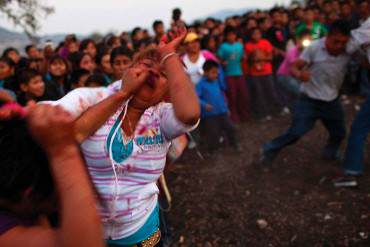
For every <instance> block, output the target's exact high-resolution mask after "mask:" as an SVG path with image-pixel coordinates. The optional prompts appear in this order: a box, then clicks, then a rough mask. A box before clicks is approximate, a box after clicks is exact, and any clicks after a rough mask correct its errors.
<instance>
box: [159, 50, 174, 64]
mask: <svg viewBox="0 0 370 247" xmlns="http://www.w3.org/2000/svg"><path fill="white" fill-rule="evenodd" d="M174 55H177V53H176V52H170V53H168V54H167V55H166V56H164V57H163V58H162V60H161V62H160V63H159V65H160V66H161V67H162V66H163V65H164V63H165V62H166V60H167V59H168V58H170V57H172V56H174Z"/></svg>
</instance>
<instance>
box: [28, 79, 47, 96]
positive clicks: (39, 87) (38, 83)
mask: <svg viewBox="0 0 370 247" xmlns="http://www.w3.org/2000/svg"><path fill="white" fill-rule="evenodd" d="M23 91H24V92H25V93H27V94H29V95H31V96H32V97H41V96H42V95H44V92H45V83H44V81H43V80H42V77H41V76H40V75H38V76H35V77H33V78H32V79H31V80H30V81H29V82H28V84H27V85H25V86H24V87H23Z"/></svg>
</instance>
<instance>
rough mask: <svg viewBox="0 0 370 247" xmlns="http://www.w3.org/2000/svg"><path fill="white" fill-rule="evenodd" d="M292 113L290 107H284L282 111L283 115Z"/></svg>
mask: <svg viewBox="0 0 370 247" xmlns="http://www.w3.org/2000/svg"><path fill="white" fill-rule="evenodd" d="M289 114H290V110H289V108H288V107H284V108H283V110H282V111H281V112H280V115H281V116H286V115H289Z"/></svg>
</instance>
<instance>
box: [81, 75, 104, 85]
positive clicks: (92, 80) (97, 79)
mask: <svg viewBox="0 0 370 247" xmlns="http://www.w3.org/2000/svg"><path fill="white" fill-rule="evenodd" d="M85 86H86V87H104V86H105V78H104V76H103V75H102V74H92V75H90V76H89V77H88V78H87V80H86V83H85Z"/></svg>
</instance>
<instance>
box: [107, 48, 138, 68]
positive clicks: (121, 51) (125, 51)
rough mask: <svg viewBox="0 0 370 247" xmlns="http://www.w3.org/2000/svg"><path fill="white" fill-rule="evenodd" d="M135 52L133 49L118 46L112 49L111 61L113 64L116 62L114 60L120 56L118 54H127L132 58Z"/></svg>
mask: <svg viewBox="0 0 370 247" xmlns="http://www.w3.org/2000/svg"><path fill="white" fill-rule="evenodd" d="M133 55H134V53H133V51H132V50H131V49H128V48H126V47H123V46H121V47H116V48H114V49H113V50H112V53H111V54H110V63H111V64H113V63H114V60H115V59H116V58H117V57H118V56H126V57H128V58H130V59H132V57H133Z"/></svg>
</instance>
